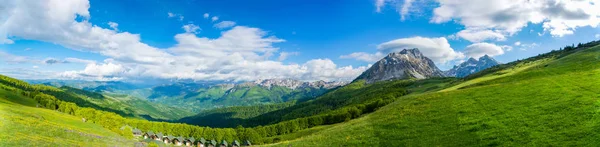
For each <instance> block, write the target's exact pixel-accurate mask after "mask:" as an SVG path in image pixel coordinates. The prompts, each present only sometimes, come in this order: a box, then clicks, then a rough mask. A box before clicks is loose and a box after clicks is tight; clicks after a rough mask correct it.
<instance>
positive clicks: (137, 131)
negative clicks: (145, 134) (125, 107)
mask: <svg viewBox="0 0 600 147" xmlns="http://www.w3.org/2000/svg"><path fill="white" fill-rule="evenodd" d="M131 132H133V133H142V130H140V129H137V128H135V129H133V130H132V131H131Z"/></svg>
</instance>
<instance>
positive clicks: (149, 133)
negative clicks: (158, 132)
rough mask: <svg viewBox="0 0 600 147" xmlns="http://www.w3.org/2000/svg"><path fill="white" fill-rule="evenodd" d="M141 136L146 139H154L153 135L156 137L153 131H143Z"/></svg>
mask: <svg viewBox="0 0 600 147" xmlns="http://www.w3.org/2000/svg"><path fill="white" fill-rule="evenodd" d="M143 136H144V139H148V138H150V139H155V137H156V136H155V134H154V132H152V131H148V132H146V133H144V135H143Z"/></svg>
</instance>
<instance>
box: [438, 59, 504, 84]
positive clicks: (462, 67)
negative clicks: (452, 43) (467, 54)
mask: <svg viewBox="0 0 600 147" xmlns="http://www.w3.org/2000/svg"><path fill="white" fill-rule="evenodd" d="M499 64H502V63H500V62H498V61H496V60H495V59H494V58H492V57H490V56H488V55H485V56H482V57H479V59H478V60H476V59H475V58H469V59H468V60H467V61H465V62H463V63H461V64H459V65H455V66H454V67H453V68H452V69H450V70H448V71H445V72H444V74H445V75H446V76H448V77H458V78H462V77H466V76H468V75H470V74H473V73H476V72H479V71H482V70H484V69H487V68H490V67H492V66H496V65H499Z"/></svg>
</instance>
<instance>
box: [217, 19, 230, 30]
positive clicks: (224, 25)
mask: <svg viewBox="0 0 600 147" xmlns="http://www.w3.org/2000/svg"><path fill="white" fill-rule="evenodd" d="M233 26H235V22H233V21H221V22H219V23H217V24H215V25H214V27H215V28H218V29H226V28H231V27H233Z"/></svg>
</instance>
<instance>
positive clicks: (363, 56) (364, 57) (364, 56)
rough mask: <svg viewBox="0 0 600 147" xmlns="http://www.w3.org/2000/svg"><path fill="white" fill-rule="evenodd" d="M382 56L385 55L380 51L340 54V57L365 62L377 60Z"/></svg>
mask: <svg viewBox="0 0 600 147" xmlns="http://www.w3.org/2000/svg"><path fill="white" fill-rule="evenodd" d="M384 56H385V54H383V53H381V52H377V53H375V54H369V53H365V52H355V53H351V54H348V55H342V56H340V58H342V59H355V60H358V61H365V62H376V61H379V60H380V59H381V58H383V57H384Z"/></svg>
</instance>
